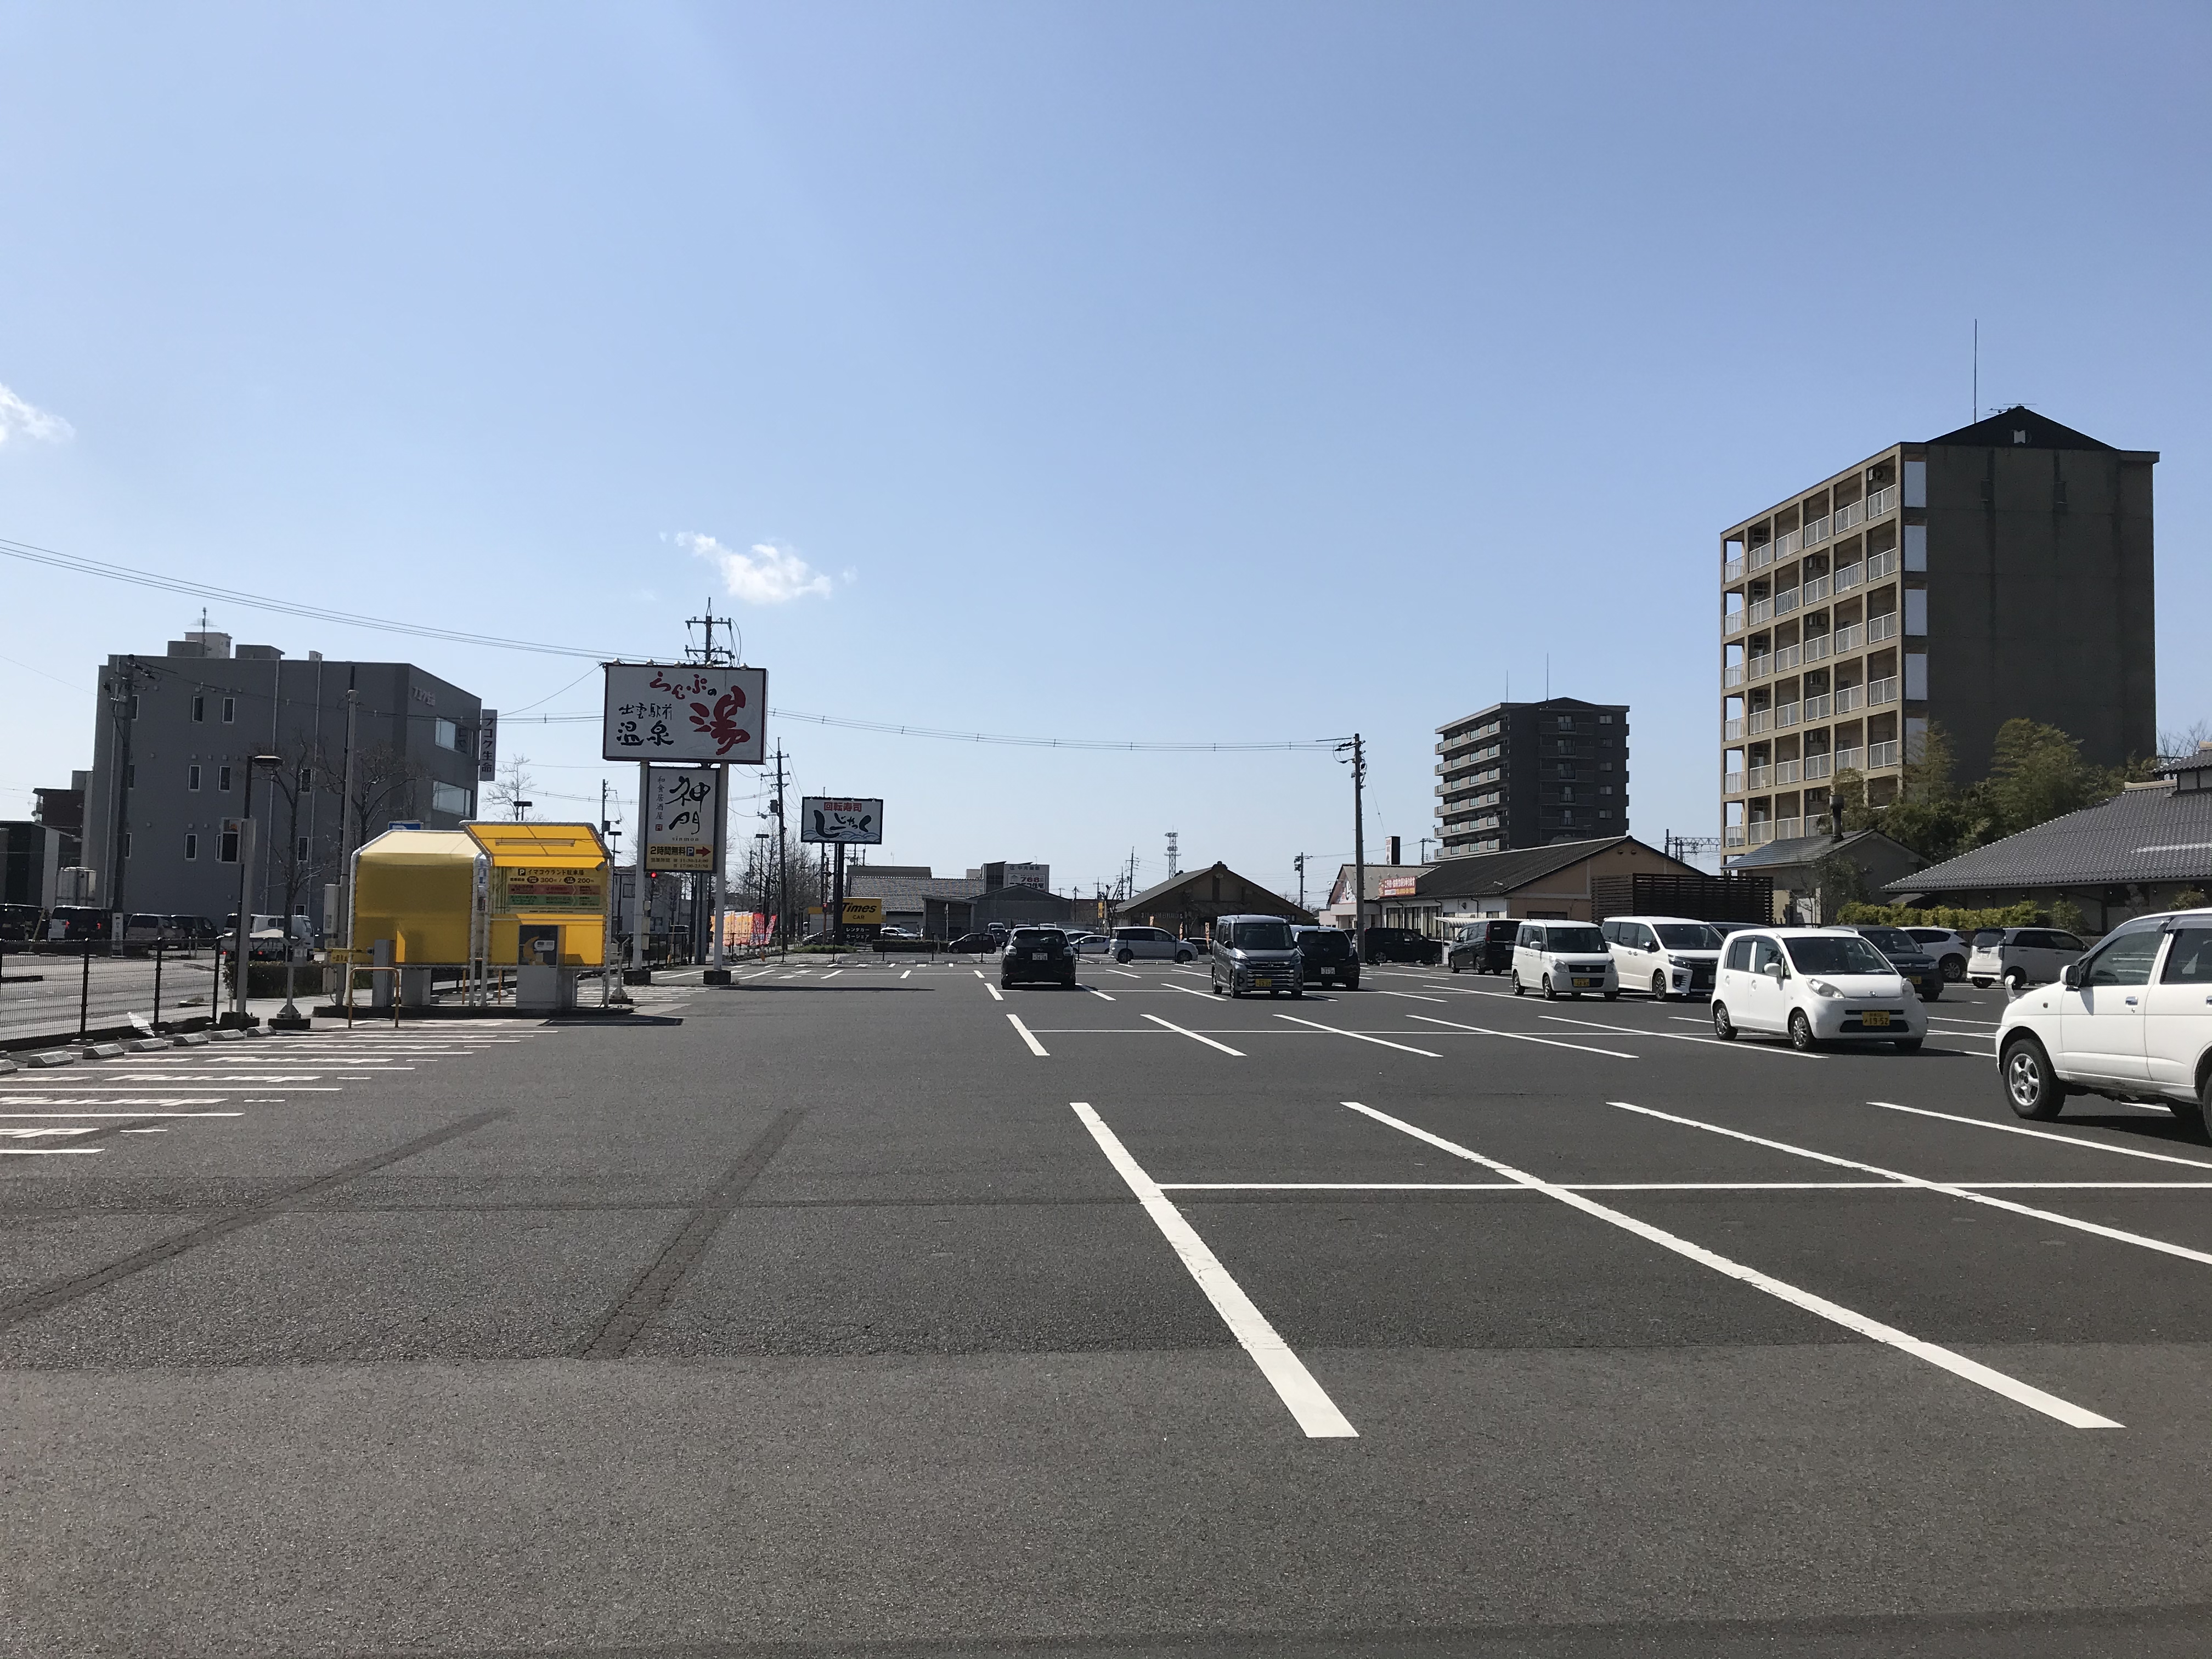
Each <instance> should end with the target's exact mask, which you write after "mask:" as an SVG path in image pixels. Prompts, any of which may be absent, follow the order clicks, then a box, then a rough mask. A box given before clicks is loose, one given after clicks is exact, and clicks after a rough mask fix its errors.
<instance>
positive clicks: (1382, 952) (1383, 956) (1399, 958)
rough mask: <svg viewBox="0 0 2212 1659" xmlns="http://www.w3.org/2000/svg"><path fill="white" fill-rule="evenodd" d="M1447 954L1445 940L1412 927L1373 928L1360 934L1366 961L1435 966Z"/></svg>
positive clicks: (1362, 958)
mask: <svg viewBox="0 0 2212 1659" xmlns="http://www.w3.org/2000/svg"><path fill="white" fill-rule="evenodd" d="M1443 957H1444V944H1443V940H1442V939H1431V938H1430V937H1429V936H1428V935H1427V934H1425V933H1418V932H1416V931H1415V930H1414V929H1413V928H1411V927H1370V928H1369V929H1368V930H1367V931H1366V932H1365V933H1363V934H1361V935H1360V937H1359V959H1360V960H1361V961H1362V962H1373V963H1381V962H1410V963H1415V964H1417V965H1419V966H1420V967H1424V968H1433V967H1435V966H1436V965H1437V963H1440V962H1442V961H1443Z"/></svg>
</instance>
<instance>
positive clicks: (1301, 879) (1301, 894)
mask: <svg viewBox="0 0 2212 1659" xmlns="http://www.w3.org/2000/svg"><path fill="white" fill-rule="evenodd" d="M1291 864H1292V865H1294V866H1296V867H1297V872H1298V908H1299V909H1301V910H1303V909H1304V908H1306V855H1305V854H1304V853H1301V854H1298V855H1297V857H1296V858H1294V859H1292V860H1291Z"/></svg>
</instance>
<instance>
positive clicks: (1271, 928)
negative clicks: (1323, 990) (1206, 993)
mask: <svg viewBox="0 0 2212 1659" xmlns="http://www.w3.org/2000/svg"><path fill="white" fill-rule="evenodd" d="M1207 956H1208V957H1209V958H1210V959H1211V961H1212V980H1213V994H1215V995H1216V996H1219V995H1221V994H1223V993H1224V992H1226V993H1227V994H1229V995H1231V996H1232V997H1241V996H1243V994H1245V993H1246V992H1247V991H1265V992H1266V993H1267V994H1268V995H1269V996H1271V997H1272V996H1277V995H1279V994H1282V993H1283V992H1285V991H1287V992H1289V993H1290V994H1291V995H1292V996H1294V997H1303V996H1304V995H1305V994H1306V962H1305V957H1304V956H1303V955H1302V954H1301V953H1300V952H1299V951H1298V945H1297V939H1294V938H1292V937H1291V924H1290V923H1289V922H1287V921H1284V920H1283V919H1282V918H1281V917H1280V916H1224V917H1222V918H1221V919H1220V920H1219V921H1216V922H1215V923H1214V924H1213V943H1212V945H1211V946H1210V947H1209V948H1208V951H1207Z"/></svg>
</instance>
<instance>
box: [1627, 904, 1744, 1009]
mask: <svg viewBox="0 0 2212 1659" xmlns="http://www.w3.org/2000/svg"><path fill="white" fill-rule="evenodd" d="M1598 932H1600V933H1603V934H1604V935H1605V942H1606V943H1607V945H1610V946H1611V947H1612V950H1613V966H1614V967H1615V968H1617V969H1619V970H1620V982H1621V983H1622V984H1623V985H1631V986H1634V987H1636V988H1637V989H1638V990H1639V991H1640V990H1645V989H1649V990H1650V993H1651V994H1652V995H1653V996H1655V997H1656V998H1658V999H1659V1000H1660V1001H1662V1002H1665V1001H1667V1000H1669V999H1670V998H1674V997H1687V996H1696V995H1698V994H1699V993H1701V992H1711V989H1712V988H1713V975H1714V973H1715V971H1716V970H1717V969H1718V968H1719V967H1720V961H1721V936H1720V934H1719V933H1718V932H1717V931H1716V930H1715V929H1714V927H1713V926H1712V924H1711V922H1705V921H1696V920H1695V919H1693V918H1692V917H1689V916H1612V917H1608V918H1607V920H1606V921H1603V922H1601V923H1600V924H1599V926H1598Z"/></svg>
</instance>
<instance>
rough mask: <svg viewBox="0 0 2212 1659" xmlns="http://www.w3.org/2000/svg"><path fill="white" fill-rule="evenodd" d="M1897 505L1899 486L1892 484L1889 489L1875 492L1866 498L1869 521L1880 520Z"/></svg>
mask: <svg viewBox="0 0 2212 1659" xmlns="http://www.w3.org/2000/svg"><path fill="white" fill-rule="evenodd" d="M1896 505H1897V486H1896V485H1895V484H1892V485H1890V486H1889V488H1888V489H1877V490H1875V492H1874V493H1873V494H1872V495H1869V496H1868V497H1867V498H1866V515H1867V517H1869V519H1879V518H1880V517H1881V515H1882V514H1883V513H1887V512H1888V511H1889V510H1890V508H1892V507H1895V506H1896Z"/></svg>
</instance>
